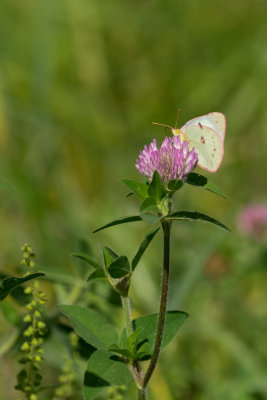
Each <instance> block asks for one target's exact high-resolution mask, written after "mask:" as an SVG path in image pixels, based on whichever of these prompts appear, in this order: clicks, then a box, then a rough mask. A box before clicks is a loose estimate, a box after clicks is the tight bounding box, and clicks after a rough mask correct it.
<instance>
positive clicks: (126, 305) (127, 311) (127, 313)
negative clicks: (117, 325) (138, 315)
mask: <svg viewBox="0 0 267 400" xmlns="http://www.w3.org/2000/svg"><path fill="white" fill-rule="evenodd" d="M121 303H122V308H123V314H124V320H125V325H126V332H127V336H129V335H130V334H131V333H132V332H133V324H132V319H131V307H130V300H129V297H128V296H121Z"/></svg>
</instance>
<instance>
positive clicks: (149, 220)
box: [140, 213, 161, 226]
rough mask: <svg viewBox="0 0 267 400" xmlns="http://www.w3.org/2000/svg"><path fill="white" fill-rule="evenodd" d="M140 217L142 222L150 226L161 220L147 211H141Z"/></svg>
mask: <svg viewBox="0 0 267 400" xmlns="http://www.w3.org/2000/svg"><path fill="white" fill-rule="evenodd" d="M140 217H141V219H142V220H143V221H144V222H146V223H147V224H148V225H150V226H152V225H154V224H155V223H156V222H158V221H160V220H161V217H158V216H157V215H154V214H149V213H142V214H140Z"/></svg>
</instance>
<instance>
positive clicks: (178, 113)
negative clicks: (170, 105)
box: [174, 108, 181, 130]
mask: <svg viewBox="0 0 267 400" xmlns="http://www.w3.org/2000/svg"><path fill="white" fill-rule="evenodd" d="M180 111H181V110H180V108H178V112H177V118H176V122H175V128H174V129H175V130H176V129H177V124H178V119H179V115H180Z"/></svg>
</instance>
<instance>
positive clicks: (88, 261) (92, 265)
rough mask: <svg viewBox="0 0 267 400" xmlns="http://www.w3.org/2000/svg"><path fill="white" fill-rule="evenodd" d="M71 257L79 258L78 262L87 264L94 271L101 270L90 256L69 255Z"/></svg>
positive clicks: (82, 254)
mask: <svg viewBox="0 0 267 400" xmlns="http://www.w3.org/2000/svg"><path fill="white" fill-rule="evenodd" d="M71 255H72V256H73V257H76V258H79V259H80V260H82V261H84V262H86V263H87V264H89V265H90V266H91V267H94V268H96V269H99V268H102V266H101V265H100V264H99V263H98V262H97V261H96V260H95V259H94V258H93V257H91V256H89V255H88V254H85V253H72V254H71Z"/></svg>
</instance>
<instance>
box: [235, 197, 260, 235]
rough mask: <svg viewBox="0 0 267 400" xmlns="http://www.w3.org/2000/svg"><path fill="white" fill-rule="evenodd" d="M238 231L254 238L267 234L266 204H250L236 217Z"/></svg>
mask: <svg viewBox="0 0 267 400" xmlns="http://www.w3.org/2000/svg"><path fill="white" fill-rule="evenodd" d="M237 225H238V228H239V230H240V232H242V233H244V234H247V235H250V236H252V237H254V238H256V239H262V238H263V237H264V236H267V204H250V205H248V206H246V207H244V208H243V209H242V210H241V212H240V213H239V215H238V217H237Z"/></svg>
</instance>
